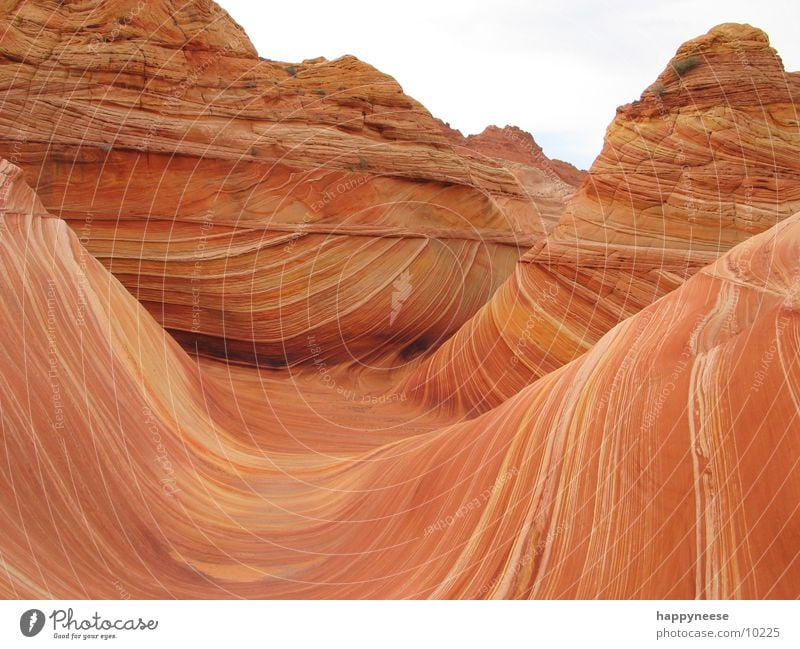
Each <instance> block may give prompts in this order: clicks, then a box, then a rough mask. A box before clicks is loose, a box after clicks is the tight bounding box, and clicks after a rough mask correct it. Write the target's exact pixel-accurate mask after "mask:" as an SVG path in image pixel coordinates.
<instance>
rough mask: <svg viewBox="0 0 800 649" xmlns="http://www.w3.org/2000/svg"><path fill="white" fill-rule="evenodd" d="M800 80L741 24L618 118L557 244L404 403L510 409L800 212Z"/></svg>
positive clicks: (504, 291) (530, 260) (543, 245)
mask: <svg viewBox="0 0 800 649" xmlns="http://www.w3.org/2000/svg"><path fill="white" fill-rule="evenodd" d="M799 106H800V76H799V75H798V74H796V73H795V74H787V73H786V72H784V70H783V65H782V63H781V61H780V59H779V58H778V56H777V54H776V53H775V51H774V50H773V49H772V48H770V47H769V41H768V39H767V37H766V35H765V34H764V33H763V32H761V31H760V30H757V29H754V28H752V27H750V26H748V25H734V24H726V25H720V26H719V27H715V28H714V29H712V30H711V31H710V32H709V33H708V34H706V35H705V36H702V37H700V38H697V39H694V40H692V41H689V42H688V43H686V44H684V45H683V46H681V47H680V49H679V50H678V53H677V54H676V56H675V58H674V59H673V60H672V61H671V62H670V63H669V65H668V66H667V68H666V69H665V71H664V72H663V73H662V74H661V76H660V77H659V79H658V81H657V82H656V83H655V84H653V85H652V86H650V88H648V89H647V90H646V91H645V92H644V94H643V95H642V99H641V100H640V101H638V102H634V103H633V104H630V105H628V106H624V107H622V108H620V109H618V112H617V116H616V118H615V119H614V121H613V122H612V124H611V126H610V127H609V128H608V131H607V134H606V139H605V144H604V147H603V151H602V153H601V154H600V156H599V157H598V158H597V160H596V161H595V162H594V164H593V165H592V168H591V169H590V170H589V173H588V174H587V176H586V178H585V179H584V181H583V183H582V184H581V186H580V188H579V190H578V192H577V193H576V194H575V196H574V197H573V198H572V199H571V200H570V201H569V203H568V205H567V207H566V208H565V211H564V214H563V216H562V217H561V220H560V222H559V224H558V225H557V227H556V228H555V229H554V230H553V232H552V233H551V234H550V235H549V236H548V237H547V238H544V239H541V240H540V241H538V242H537V243H536V244H534V246H533V247H532V248H531V250H529V251H528V252H527V253H526V254H525V255H524V256H523V258H522V260H521V263H520V264H518V266H517V269H516V271H515V272H514V274H513V275H512V276H511V277H510V278H509V279H508V280H507V281H506V282H505V283H504V285H503V286H502V287H500V289H499V290H498V291H497V293H496V294H495V296H494V297H493V298H492V300H491V301H490V302H489V303H488V304H487V305H486V306H484V307H483V309H482V310H481V311H480V312H479V314H478V315H477V316H476V317H475V318H473V319H472V320H470V321H469V322H468V323H466V324H465V325H464V327H462V329H461V330H460V331H459V332H458V333H457V334H456V335H454V336H452V337H451V338H450V339H448V341H447V342H446V343H445V344H444V345H443V346H442V348H441V349H440V350H438V351H437V353H436V354H435V355H433V356H432V357H431V358H430V359H429V360H427V361H426V362H425V363H424V364H423V365H422V366H421V367H420V368H418V369H417V370H416V371H415V372H414V374H412V375H411V376H410V377H409V379H408V381H407V382H406V383H405V384H404V385H403V389H404V390H406V391H408V392H410V393H412V394H416V395H417V396H418V397H419V398H421V399H423V400H424V401H425V402H426V403H429V404H436V403H441V402H442V401H445V402H447V403H448V404H449V407H450V408H452V409H454V410H458V411H460V412H465V413H470V412H473V413H474V412H482V411H485V410H486V409H489V408H492V407H495V406H497V405H499V404H500V403H502V402H503V401H504V400H506V399H507V398H508V397H510V396H511V395H513V394H515V393H516V392H518V391H519V390H520V389H521V388H522V387H523V386H525V385H528V384H529V383H531V382H532V381H533V380H535V379H537V378H539V377H542V376H544V375H546V374H547V373H548V372H551V371H553V370H554V369H556V368H558V367H560V366H561V365H563V364H564V363H567V362H569V361H571V360H572V359H574V358H576V357H578V356H579V355H580V354H582V353H584V352H586V351H588V350H589V349H591V348H592V346H593V345H594V344H595V343H596V342H597V341H598V340H599V339H600V337H601V336H602V335H603V334H604V333H605V332H607V331H608V330H609V329H610V328H611V327H613V326H614V325H615V324H617V323H618V322H621V321H622V320H624V319H625V318H627V317H629V316H631V315H633V314H635V313H638V312H639V311H640V310H641V309H642V308H644V307H645V306H647V305H648V304H650V303H652V302H653V301H654V300H656V299H658V298H659V297H661V296H663V295H665V294H667V293H668V292H670V291H672V290H674V289H675V288H676V287H677V286H679V285H680V284H681V283H682V282H683V281H684V280H685V279H686V278H687V277H689V276H691V275H692V274H693V273H694V272H696V271H697V270H698V269H699V268H702V267H703V266H705V265H706V264H709V263H711V262H712V261H714V260H715V259H716V258H717V257H718V256H719V254H720V253H722V252H724V251H726V250H728V249H729V248H730V247H731V246H733V245H735V244H737V243H739V242H742V241H745V240H746V239H747V238H748V237H750V236H752V235H753V234H755V233H758V232H762V231H764V230H765V229H767V228H769V227H771V226H772V225H774V224H775V223H777V222H779V221H780V220H781V219H783V218H786V217H787V216H788V215H790V214H793V213H794V212H796V211H798V210H800V158H798V156H797V151H798V148H800V128H798V123H797V117H796V116H797V110H798V107H799Z"/></svg>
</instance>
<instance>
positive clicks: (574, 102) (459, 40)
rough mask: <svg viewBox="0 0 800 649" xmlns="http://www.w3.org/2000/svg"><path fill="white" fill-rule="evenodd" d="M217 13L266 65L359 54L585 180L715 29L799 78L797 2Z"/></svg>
mask: <svg viewBox="0 0 800 649" xmlns="http://www.w3.org/2000/svg"><path fill="white" fill-rule="evenodd" d="M219 2H220V4H221V5H222V6H223V7H224V8H225V9H227V10H228V12H229V13H230V14H231V15H232V16H233V17H234V19H236V21H237V22H239V23H240V24H241V25H242V26H243V27H244V28H245V29H246V30H247V33H248V34H249V35H250V38H251V39H252V41H253V43H254V44H255V46H256V48H257V49H258V52H259V54H260V55H261V56H263V57H266V58H270V59H276V60H281V61H292V62H294V61H301V60H303V59H308V58H313V57H316V56H324V57H326V58H328V59H334V58H337V57H339V56H341V55H343V54H354V55H355V56H357V57H359V58H360V59H363V60H364V61H367V62H368V63H371V64H372V65H374V66H375V67H377V68H379V69H380V70H382V71H383V72H386V73H387V74H391V75H392V76H393V77H395V78H396V79H397V80H398V81H399V82H400V84H401V85H402V86H403V89H404V90H405V91H406V92H407V93H408V94H410V95H411V96H413V97H414V98H416V99H417V100H419V101H420V102H422V103H423V104H424V105H425V106H426V107H427V108H428V109H429V110H430V111H431V112H432V113H433V114H434V115H436V116H437V117H440V118H441V119H443V120H444V121H446V122H449V123H450V125H451V126H453V127H454V128H458V129H459V130H461V131H462V132H463V133H465V134H469V133H477V132H480V131H482V130H483V128H484V127H485V126H486V125H488V124H497V125H499V126H503V125H505V124H514V125H517V126H520V127H521V128H524V129H525V130H527V131H530V132H531V133H533V135H534V137H535V138H536V140H537V141H538V142H539V144H540V145H542V146H543V147H544V150H545V153H547V154H548V155H549V156H551V157H556V158H561V159H564V160H568V161H570V162H573V163H574V164H577V165H578V166H581V167H584V168H586V167H588V166H589V165H590V164H591V162H592V160H593V159H594V158H595V156H596V155H597V153H598V152H599V151H600V147H601V145H602V141H603V134H604V132H605V129H606V126H608V123H609V122H610V121H611V119H612V117H613V116H614V110H615V108H616V107H617V106H618V105H621V104H624V103H627V102H629V101H632V100H634V99H637V98H638V97H639V95H640V94H641V92H642V90H643V89H644V88H645V87H647V86H648V85H650V83H652V82H653V80H655V78H656V76H658V74H659V73H660V72H661V71H662V70H663V69H664V67H665V65H666V64H667V62H668V61H669V59H670V58H671V57H672V55H673V54H674V53H675V50H676V49H677V48H678V46H679V45H680V44H681V43H682V42H684V41H686V40H688V39H690V38H693V37H694V36H697V35H699V34H703V33H705V32H706V31H708V29H709V28H711V27H712V26H714V25H716V24H718V23H722V22H746V23H750V24H751V25H755V26H757V27H760V28H762V29H764V30H765V31H766V32H767V33H768V34H769V35H770V40H771V42H772V45H773V47H775V48H776V49H777V50H778V52H779V53H780V55H781V57H782V58H783V62H784V64H785V66H786V69H787V70H800V39H798V37H797V31H798V27H800V3H798V2H797V0H724V1H714V2H712V1H706V2H703V0H670V1H669V2H653V1H642V0H636V1H634V2H630V1H628V0H594V1H574V2H569V1H563V0H562V1H556V0H548V1H547V2H530V1H528V2H525V1H523V0H492V1H491V2H489V1H488V0H484V1H483V2H474V1H473V0H458V1H450V0H447V1H434V0H403V1H402V2H392V3H384V2H376V1H374V0H373V1H371V2H365V1H357V0H336V1H330V0H306V1H304V2H269V3H263V4H262V3H255V2H253V0H219Z"/></svg>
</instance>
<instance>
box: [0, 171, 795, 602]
mask: <svg viewBox="0 0 800 649" xmlns="http://www.w3.org/2000/svg"><path fill="white" fill-rule="evenodd" d="M0 180H2V184H0V224H2V227H3V229H2V231H0V272H2V274H3V277H4V282H3V283H2V284H1V285H0V322H2V325H3V332H4V335H3V337H2V338H0V354H2V358H3V362H2V363H0V377H2V381H0V412H2V425H3V428H2V431H3V440H4V449H5V454H6V457H5V460H6V461H5V462H4V466H5V469H4V470H3V471H2V472H0V524H1V525H2V529H3V530H4V537H3V543H2V562H3V568H4V569H3V570H2V571H0V592H2V594H3V595H4V596H6V597H19V598H43V597H60V598H75V597H94V598H103V597H111V598H116V597H125V596H129V597H134V598H137V597H164V598H165V597H272V596H275V597H292V596H300V597H522V598H525V597H587V598H593V597H611V598H614V597H620V598H630V597H638V598H669V597H675V598H686V599H691V598H694V597H709V598H719V597H724V598H727V597H743V598H795V597H798V596H800V589H799V587H798V583H797V580H796V578H795V574H796V572H797V569H798V553H797V538H798V535H800V515H799V514H798V506H797V503H798V494H800V472H798V471H797V470H796V469H797V466H796V465H797V461H798V460H797V458H798V457H800V447H798V444H800V440H799V439H798V437H797V435H796V434H794V431H796V430H798V427H799V426H800V422H798V416H800V392H798V389H797V386H798V385H800V367H799V366H798V358H800V214H798V215H797V216H794V217H792V218H790V219H787V220H786V221H784V222H783V223H781V224H779V225H777V226H775V227H774V228H772V229H771V230H769V231H768V232H765V233H763V234H761V235H758V236H756V237H754V238H753V239H751V240H748V241H747V242H745V243H743V244H740V245H739V246H737V247H736V248H735V249H734V250H733V251H731V252H730V253H728V254H726V255H724V256H723V257H722V258H721V259H720V260H719V261H718V262H716V263H715V264H713V265H711V266H709V267H708V268H706V269H703V270H702V271H701V272H699V273H697V274H696V275H695V276H694V277H692V278H691V279H689V280H688V281H687V282H686V283H685V284H683V285H682V286H681V287H679V288H678V289H676V290H675V291H674V292H672V293H671V294H670V295H668V296H667V297H665V298H664V299H662V300H659V301H658V302H656V303H655V304H653V305H651V306H649V307H647V308H646V309H644V310H643V311H642V312H641V313H639V314H637V315H636V316H634V317H632V318H630V319H628V320H626V321H625V322H623V323H621V324H620V325H618V326H616V327H614V328H613V329H612V330H611V331H610V332H608V333H607V334H606V335H605V336H603V337H602V338H601V339H600V340H599V341H598V343H597V344H596V345H595V346H594V347H593V348H592V350H591V351H590V352H589V353H587V354H585V355H584V356H582V357H581V358H580V359H578V360H576V361H575V362H572V363H569V364H567V365H565V366H563V367H561V368H560V369H558V370H556V371H554V372H552V373H550V374H548V375H547V376H546V377H544V378H542V379H541V380H539V381H537V382H535V383H533V384H532V385H530V386H528V387H526V388H525V389H523V390H522V391H520V392H519V393H518V394H516V395H515V396H513V397H512V398H510V399H509V400H507V401H506V402H505V403H504V404H503V405H501V406H500V407H498V408H497V409H495V410H493V411H492V412H489V413H487V414H485V415H483V416H481V417H479V418H477V419H474V420H472V421H469V422H464V423H459V424H454V425H446V422H444V421H439V422H438V423H437V422H435V421H433V420H432V419H427V420H426V419H424V417H423V416H420V417H417V418H416V420H415V423H414V424H412V423H411V422H408V421H407V422H405V423H400V424H398V423H397V422H398V421H399V420H398V419H397V411H395V410H393V407H392V406H391V404H388V405H386V404H381V405H367V406H356V405H355V404H349V408H344V407H339V410H338V412H336V413H331V412H329V413H327V414H328V416H332V417H334V418H335V419H336V421H337V425H338V428H336V429H335V431H332V435H335V436H337V438H338V439H337V440H336V441H337V444H335V445H334V444H332V443H331V440H330V439H329V438H328V436H327V435H321V434H320V419H321V418H323V416H324V414H325V413H322V412H321V411H313V408H312V407H310V404H311V403H312V401H313V399H317V402H318V403H321V402H322V401H324V399H320V398H319V396H318V395H317V396H316V397H315V396H314V395H313V394H312V392H313V391H307V392H305V394H306V395H307V396H308V398H309V399H311V400H312V401H305V402H304V401H302V400H301V399H299V398H295V399H294V400H291V399H288V398H286V394H285V393H281V392H280V389H281V388H279V387H277V385H278V383H277V382H275V381H274V380H272V379H267V380H266V381H262V380H260V377H259V376H258V374H257V373H256V372H254V371H253V370H252V369H247V368H227V367H225V366H223V365H221V364H218V363H214V362H211V361H203V362H202V363H199V364H198V363H197V362H196V361H195V360H193V359H192V358H190V357H189V356H188V355H187V354H186V353H185V352H184V351H183V350H182V349H181V348H180V347H179V346H178V345H177V344H176V343H175V342H174V341H173V340H172V339H171V338H170V336H169V335H167V334H166V333H165V331H164V330H163V329H162V328H161V327H160V326H159V325H158V323H157V322H156V321H155V320H154V319H153V318H152V317H151V316H150V315H149V314H148V313H147V312H146V311H145V310H144V309H143V308H142V307H141V306H140V305H139V304H138V303H137V302H136V300H135V299H134V298H133V297H132V296H131V295H130V294H128V293H127V292H126V291H125V290H124V288H123V286H122V285H121V284H120V283H119V282H118V281H117V280H116V279H114V278H113V277H112V276H111V275H110V274H109V273H108V272H107V271H106V270H105V269H104V268H103V267H102V266H101V265H100V264H99V263H98V262H96V261H95V260H94V259H93V258H92V257H91V256H90V255H89V254H87V253H86V251H85V250H84V249H83V248H82V246H81V245H80V242H79V240H78V238H77V236H76V235H75V234H74V233H73V232H72V230H70V229H69V228H68V227H67V226H66V224H65V223H64V222H63V221H62V220H60V219H57V218H53V217H50V216H49V215H47V214H46V213H45V212H44V209H43V207H42V205H41V204H40V203H39V202H38V200H37V199H35V197H34V196H33V194H32V192H31V191H30V189H28V188H27V187H26V186H25V184H24V183H23V182H22V181H21V180H20V172H19V171H18V170H17V169H15V168H13V167H11V166H10V165H8V164H7V163H5V162H3V163H2V164H0ZM272 376H274V374H273V375H272ZM287 385H288V384H287V382H284V383H283V390H286V389H287ZM309 385H310V383H309ZM293 388H294V389H296V390H298V393H297V394H296V395H295V397H298V396H299V395H300V391H301V390H303V389H304V388H303V383H302V381H301V380H298V381H297V382H295V383H294V384H293ZM326 389H327V388H326ZM327 401H328V402H329V403H330V402H331V401H332V400H331V399H328V400H327ZM257 404H258V405H259V406H260V407H255V406H256V405H257ZM403 405H407V404H403ZM370 410H371V412H370ZM392 413H395V414H394V415H393V414H392ZM363 417H366V419H367V420H369V421H372V422H375V421H381V422H384V423H385V426H384V427H383V428H384V433H383V439H381V438H380V437H381V435H380V434H377V433H378V432H379V431H380V428H381V427H376V436H375V437H374V438H372V440H371V443H370V442H369V441H368V440H365V435H364V431H362V430H359V426H360V423H359V422H360V421H361V418H363ZM348 422H349V424H350V426H351V429H350V431H349V434H348V432H347V430H346V424H347V423H348ZM393 423H394V424H397V425H395V426H394V428H395V429H394V430H391V429H392V424H393ZM326 440H327V442H326ZM334 446H335V447H336V448H334ZM31 512H36V515H35V516H34V515H31Z"/></svg>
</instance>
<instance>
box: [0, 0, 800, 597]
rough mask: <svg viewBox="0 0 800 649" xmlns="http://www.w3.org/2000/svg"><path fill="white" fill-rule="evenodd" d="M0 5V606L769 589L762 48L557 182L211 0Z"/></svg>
mask: <svg viewBox="0 0 800 649" xmlns="http://www.w3.org/2000/svg"><path fill="white" fill-rule="evenodd" d="M143 7H144V8H143ZM0 8H2V9H3V11H2V12H1V13H0V34H2V37H0V60H2V63H3V64H2V65H0V92H1V93H2V94H0V97H2V99H0V126H1V127H2V128H1V129H0V154H2V155H3V156H5V158H6V159H5V160H0V276H2V280H3V281H2V282H0V325H2V331H3V336H2V337H0V358H2V362H0V435H2V441H3V444H2V449H3V450H2V466H3V469H2V470H0V529H2V530H3V536H2V539H0V564H1V565H2V568H3V569H2V570H0V596H2V597H5V598H24V599H40V598H50V597H57V598H119V597H130V598H134V599H135V598H237V597H244V598H266V597H281V598H290V597H303V598H320V597H335V598H421V597H431V598H647V599H656V598H681V599H684V598H685V599H692V598H797V597H800V582H798V580H797V577H796V574H797V570H798V567H799V566H798V562H800V555H798V552H797V548H798V539H800V512H798V506H797V503H798V495H799V494H800V472H798V471H797V466H796V465H797V463H798V458H800V448H798V445H799V444H800V438H799V437H798V435H797V431H798V430H800V421H799V418H800V393H799V392H798V387H797V386H800V363H798V359H799V358H800V167H798V162H797V160H798V156H797V152H798V150H800V124H798V121H797V112H796V109H797V105H798V99H799V97H798V94H800V86H799V85H798V84H799V83H800V77H798V75H797V74H787V73H785V72H784V70H783V67H782V65H781V63H780V60H779V59H778V58H777V55H776V54H775V52H774V51H773V50H772V49H770V47H769V44H768V41H767V39H766V36H765V35H764V34H763V33H762V32H760V31H758V30H756V29H754V28H751V27H749V26H742V25H721V26H719V27H716V28H714V29H712V30H711V31H710V32H709V33H708V34H707V35H706V36H703V37H701V38H698V39H695V40H693V41H690V42H688V43H687V44H685V45H684V46H682V47H681V48H680V49H679V50H678V53H677V55H676V57H675V59H673V61H672V62H671V63H670V64H669V65H668V67H667V68H666V70H665V71H664V73H663V74H662V75H661V76H660V77H659V79H658V80H657V81H656V83H655V84H653V85H652V86H651V87H650V88H648V89H647V90H646V91H645V93H644V94H643V95H642V98H641V100H640V101H638V102H634V103H633V104H630V105H628V106H625V107H623V108H621V109H620V110H619V112H618V114H617V117H616V119H615V120H614V122H613V123H612V125H611V127H610V128H609V130H608V134H607V138H606V143H605V146H604V149H603V152H602V154H601V155H600V157H599V158H598V160H597V161H596V162H595V164H594V165H593V166H592V169H591V170H590V172H589V173H588V174H587V175H585V176H584V175H583V174H582V173H581V172H579V171H577V170H575V169H574V168H572V167H571V166H570V165H568V164H566V163H562V162H559V161H553V160H548V159H547V158H545V157H544V155H543V154H542V152H541V149H539V147H538V146H537V145H536V143H535V141H534V140H533V138H532V137H531V136H530V135H529V134H527V133H524V132H523V131H521V130H519V129H515V128H513V127H506V128H503V129H499V128H494V127H492V128H488V129H487V130H486V131H485V132H484V133H482V134H480V135H477V136H471V137H467V138H465V137H463V136H462V135H461V134H459V133H457V132H455V131H453V130H452V129H450V128H449V127H447V125H445V124H444V123H442V122H440V121H438V120H437V119H434V118H433V117H432V116H431V115H430V114H429V113H428V112H427V111H426V110H425V109H424V108H423V107H422V106H421V105H420V104H418V103H417V102H416V101H414V100H413V99H411V98H409V97H407V96H406V95H405V94H404V93H403V92H402V90H401V89H400V87H399V86H398V85H397V83H396V82H395V81H394V80H393V79H391V78H389V77H387V76H385V75H383V74H381V73H380V72H378V71H376V70H375V69H374V68H371V67H370V66H368V65H367V64H365V63H362V62H361V61H358V60H357V59H355V58H353V57H344V58H342V59H338V60H336V61H326V60H324V59H312V60H308V61H305V62H303V63H301V64H288V63H280V62H275V61H269V60H264V59H260V58H258V56H257V55H256V52H255V50H254V49H253V47H252V45H251V44H250V42H249V41H248V40H247V38H246V36H244V33H243V32H242V30H241V28H239V27H238V26H237V25H236V24H235V23H234V22H233V21H232V20H231V19H230V18H229V17H228V16H227V15H226V14H225V13H224V12H222V11H221V10H220V9H219V8H218V7H217V6H216V5H215V4H213V3H211V2H207V1H204V0H195V1H193V2H188V3H184V2H180V3H179V2H177V1H176V0H152V1H151V2H147V3H144V4H142V3H139V2H135V1H134V0H124V1H115V2H111V1H109V0H87V1H85V2H80V3H77V2H69V1H67V2H63V1H56V0H32V1H26V2H21V3H20V2H9V1H6V2H3V3H2V5H0ZM578 185H580V186H579V187H578ZM576 188H577V190H576ZM562 212H563V213H562ZM525 251H527V252H525Z"/></svg>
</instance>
